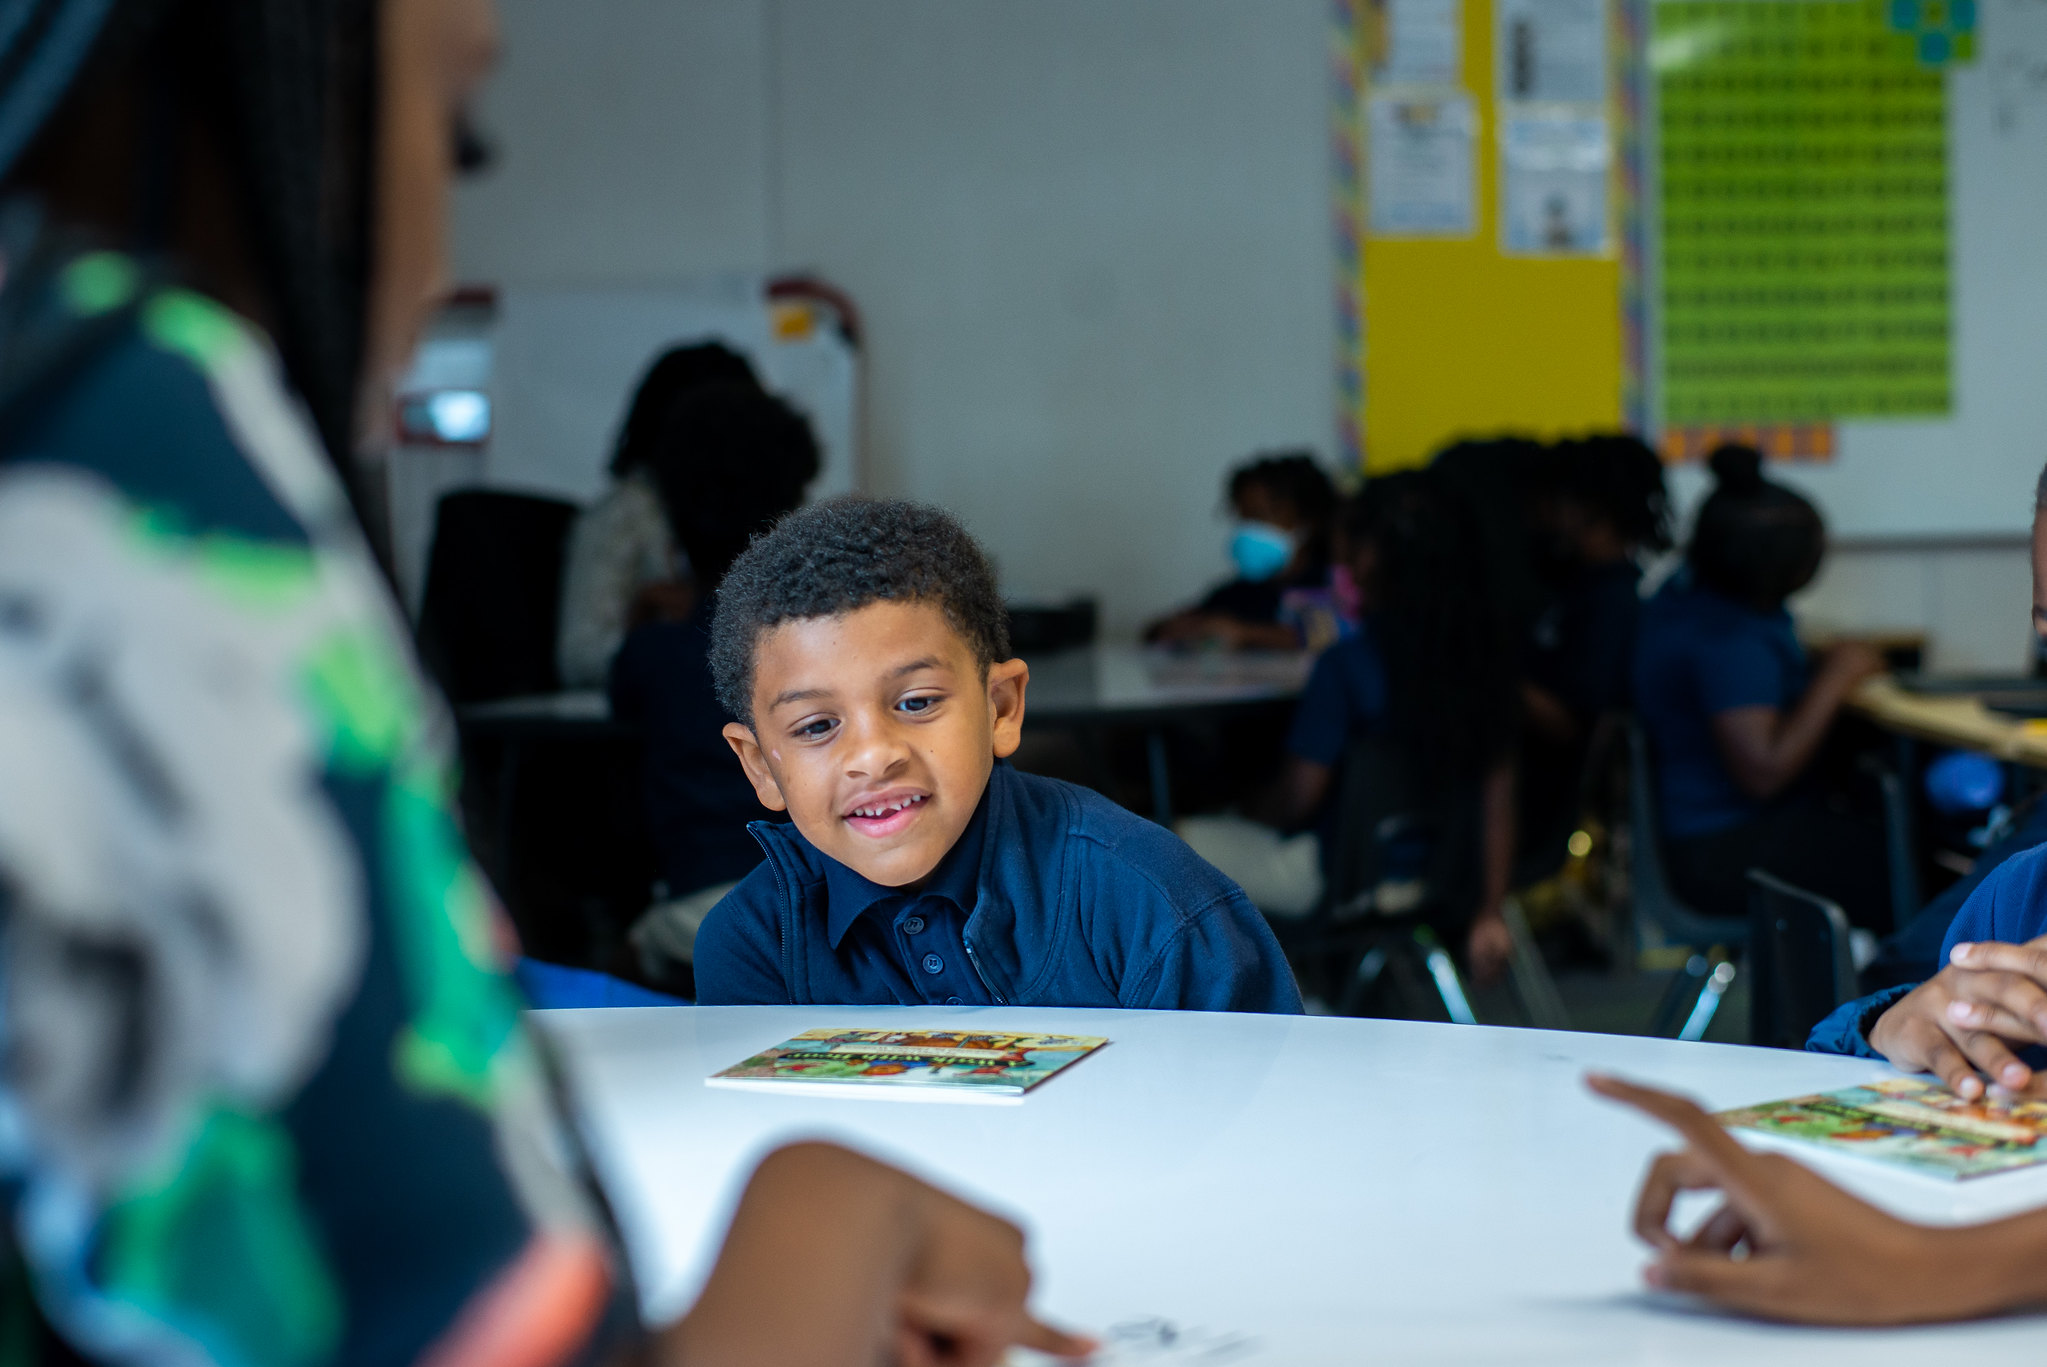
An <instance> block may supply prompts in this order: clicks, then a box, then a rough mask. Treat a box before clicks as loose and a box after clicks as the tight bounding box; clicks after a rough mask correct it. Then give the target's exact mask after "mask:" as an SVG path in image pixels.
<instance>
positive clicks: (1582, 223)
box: [1500, 109, 1613, 256]
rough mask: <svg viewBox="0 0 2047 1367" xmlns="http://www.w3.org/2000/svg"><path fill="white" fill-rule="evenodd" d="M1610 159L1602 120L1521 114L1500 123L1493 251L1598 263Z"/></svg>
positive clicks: (1607, 234)
mask: <svg viewBox="0 0 2047 1367" xmlns="http://www.w3.org/2000/svg"><path fill="white" fill-rule="evenodd" d="M1612 160H1613V154H1612V149H1611V146H1610V143H1609V139H1608V133H1607V121H1606V116H1605V115H1604V114H1593V113H1585V112H1580V111H1576V110H1565V109H1549V110H1527V111H1519V112H1514V113H1510V114H1508V115H1507V116H1506V117H1505V118H1504V119H1503V120H1502V122H1501V124H1500V226H1501V234H1500V235H1501V241H1500V247H1501V250H1503V251H1505V252H1507V253H1508V254H1510V255H1513V256H1603V255H1605V254H1606V253H1607V252H1608V251H1609V250H1611V248H1612V245H1613V243H1612V235H1611V231H1610V227H1609V218H1610V215H1609V214H1608V212H1607V193H1606V190H1607V179H1608V170H1609V167H1610V164H1611V162H1612Z"/></svg>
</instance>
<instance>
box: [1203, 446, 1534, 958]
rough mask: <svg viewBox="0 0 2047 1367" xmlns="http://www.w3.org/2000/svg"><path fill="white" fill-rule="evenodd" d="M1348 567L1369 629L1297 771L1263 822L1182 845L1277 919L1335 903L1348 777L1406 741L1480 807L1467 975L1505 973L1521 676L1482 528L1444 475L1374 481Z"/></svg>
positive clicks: (1309, 703)
mask: <svg viewBox="0 0 2047 1367" xmlns="http://www.w3.org/2000/svg"><path fill="white" fill-rule="evenodd" d="M1341 531H1342V536H1341V537H1340V543H1341V550H1342V554H1343V559H1344V563H1345V564H1346V566H1347V567H1348V568H1349V569H1350V571H1351V572H1352V574H1353V575H1354V576H1355V578H1356V582H1357V584H1358V589H1359V601H1360V607H1361V614H1360V618H1359V625H1358V630H1357V632H1356V633H1355V634H1354V635H1352V636H1349V637H1347V638H1346V639H1344V640H1342V641H1339V642H1337V643H1336V644H1335V645H1333V646H1331V647H1329V649H1327V650H1325V651H1324V652H1323V653H1322V655H1321V656H1320V657H1319V658H1318V659H1317V660H1316V661H1315V666H1314V669H1313V671H1312V672H1311V673H1310V675H1309V677H1308V684H1307V687H1306V689H1305V690H1304V691H1303V692H1302V695H1301V701H1300V705H1299V707H1298V708H1297V709H1296V711H1295V713H1294V720H1293V725H1292V728H1291V730H1290V731H1289V733H1288V737H1287V742H1286V749H1287V759H1286V767H1285V768H1284V769H1283V770H1282V772H1281V774H1280V777H1279V779H1278V781H1277V783H1276V784H1274V786H1273V787H1272V789H1271V790H1270V791H1269V792H1268V793H1266V794H1265V795H1264V796H1263V797H1262V798H1261V799H1260V800H1259V802H1258V803H1256V804H1255V808H1254V810H1253V812H1252V813H1251V816H1252V817H1255V818H1256V819H1255V820H1253V819H1250V818H1247V817H1242V816H1220V817H1191V818H1188V819H1187V820H1185V821H1183V822H1181V823H1180V831H1181V834H1182V835H1183V836H1184V837H1185V838H1186V839H1187V841H1188V843H1189V844H1190V845H1192V846H1193V848H1194V849H1195V851H1196V852H1197V853H1199V854H1201V855H1202V856H1203V857H1204V858H1206V859H1209V860H1210V861H1212V862H1214V863H1215V864H1216V865H1217V866H1218V867H1220V868H1221V869H1223V870H1224V872H1226V873H1228V874H1230V875H1231V876H1232V877H1235V878H1237V879H1238V880H1239V881H1240V882H1242V883H1243V884H1244V886H1245V888H1246V890H1247V891H1248V892H1249V893H1250V895H1251V896H1252V898H1253V899H1254V900H1255V901H1256V902H1257V903H1258V905H1259V906H1260V907H1261V908H1262V909H1263V910H1265V911H1266V912H1268V913H1269V914H1271V915H1274V916H1303V915H1306V914H1307V913H1308V912H1310V911H1312V910H1313V909H1314V908H1315V906H1316V904H1317V903H1318V902H1319V901H1320V900H1321V898H1322V895H1323V890H1324V887H1325V884H1326V881H1327V878H1328V875H1329V873H1330V871H1331V868H1332V864H1333V857H1334V855H1335V853H1336V846H1337V843H1338V841H1339V839H1340V838H1341V833H1340V832H1338V831H1337V830H1336V826H1335V823H1336V818H1337V815H1338V813H1337V803H1336V802H1335V800H1334V794H1335V793H1336V791H1337V780H1338V777H1339V770H1340V767H1341V764H1342V761H1343V759H1344V756H1345V754H1346V752H1347V751H1348V750H1349V749H1350V747H1351V745H1352V743H1353V742H1354V741H1355V740H1357V739H1358V738H1360V737H1362V736H1367V735H1379V736H1384V737H1386V738H1388V739H1390V740H1391V742H1392V743H1393V748H1394V750H1395V752H1396V754H1397V756H1398V758H1399V761H1400V763H1401V766H1402V767H1403V769H1404V770H1405V771H1406V772H1407V773H1409V774H1410V775H1411V776H1413V777H1414V778H1415V780H1416V781H1417V782H1418V783H1419V785H1420V786H1421V788H1422V789H1424V790H1426V789H1429V788H1430V787H1431V785H1432V784H1435V783H1446V784H1448V785H1450V786H1451V787H1452V788H1454V789H1458V790H1461V796H1462V797H1464V798H1467V799H1468V800H1469V801H1470V802H1471V803H1474V804H1476V806H1477V808H1478V821H1477V828H1478V847H1479V858H1478V861H1477V863H1478V867H1477V868H1476V869H1475V870H1474V871H1473V872H1474V874H1475V876H1474V878H1473V880H1472V882H1473V886H1472V887H1471V888H1469V889H1468V890H1466V891H1467V892H1468V894H1469V895H1468V896H1459V897H1455V898H1453V901H1455V902H1457V903H1458V905H1457V908H1456V910H1457V915H1458V917H1459V924H1458V925H1456V926H1454V927H1439V929H1450V930H1454V931H1455V932H1456V937H1455V939H1456V942H1457V943H1460V944H1461V945H1462V947H1463V950H1464V954H1463V958H1464V961H1465V964H1466V966H1467V967H1468V968H1469V969H1470V970H1471V971H1472V973H1473V974H1474V976H1476V977H1477V978H1479V979H1480V980H1481V981H1485V980H1488V979H1490V978H1492V977H1494V976H1496V975H1497V974H1498V972H1499V971H1500V969H1502V968H1503V967H1504V966H1505V965H1506V962H1507V958H1508V955H1509V953H1510V952H1511V949H1512V941H1511V939H1510V937H1509V936H1508V934H1507V927H1506V923H1505V921H1504V920H1503V919H1502V918H1501V910H1502V904H1503V903H1504V901H1505V898H1506V895H1507V889H1508V875H1509V865H1510V861H1511V858H1512V852H1513V848H1514V834H1513V828H1514V793H1513V767H1512V756H1511V747H1512V743H1513V726H1514V695H1513V689H1512V682H1511V679H1512V671H1511V669H1510V668H1509V666H1508V660H1509V655H1510V652H1509V651H1508V649H1507V643H1506V639H1505V631H1504V628H1503V626H1502V624H1501V619H1500V614H1499V612H1498V610H1497V605H1496V604H1495V603H1494V602H1493V601H1492V598H1491V595H1490V592H1489V589H1488V578H1487V574H1486V567H1485V561H1484V557H1483V555H1482V553H1481V550H1480V546H1479V540H1480V533H1479V528H1478V523H1477V519H1476V515H1475V514H1474V512H1473V510H1472V509H1471V508H1470V506H1469V504H1468V502H1467V501H1466V500H1465V499H1464V498H1463V497H1462V496H1461V495H1460V494H1459V493H1458V492H1457V491H1456V490H1454V489H1453V488H1452V487H1451V486H1450V485H1449V483H1448V482H1447V481H1446V480H1444V479H1443V478H1442V477H1441V476H1440V475H1439V474H1437V473H1436V472H1435V471H1433V470H1421V471H1407V472H1403V473H1400V474H1394V475H1386V476H1382V477H1380V478H1377V479H1373V480H1371V481H1369V482H1367V483H1366V485H1365V488H1364V491H1363V492H1362V493H1361V494H1359V496H1358V497H1357V498H1356V499H1354V500H1353V501H1352V502H1351V503H1350V504H1349V505H1348V506H1347V507H1346V508H1345V510H1344V513H1343V516H1342V521H1341Z"/></svg>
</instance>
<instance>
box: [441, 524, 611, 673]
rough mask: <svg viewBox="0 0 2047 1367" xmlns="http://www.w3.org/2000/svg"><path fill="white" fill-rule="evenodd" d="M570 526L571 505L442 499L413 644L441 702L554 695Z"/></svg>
mask: <svg viewBox="0 0 2047 1367" xmlns="http://www.w3.org/2000/svg"><path fill="white" fill-rule="evenodd" d="M575 520H576V505H575V504H573V503H564V502H562V501H561V500H560V499H554V498H541V497H539V496H537V495H534V494H515V493H507V492H505V491H503V490H499V489H457V490H455V491H454V492H452V493H449V494H447V495H445V496H444V497H442V499H441V502H440V505H439V507H438V508H437V509H436V510H435V513H434V540H433V548H432V550H431V551H430V552H429V554H428V559H427V573H426V592H425V594H424V596H423V599H422V602H421V607H420V615H419V642H420V654H421V655H422V656H423V657H424V659H425V660H426V663H427V667H428V668H429V669H431V670H432V671H433V673H434V675H435V677H436V678H437V679H439V681H440V684H441V687H442V689H443V690H444V691H445V692H446V693H447V695H448V698H449V701H451V702H454V703H456V704H458V705H459V704H462V703H470V702H488V701H490V700H491V699H493V698H510V697H517V696H519V695H521V694H527V693H552V692H554V691H555V690H556V689H558V688H559V687H561V676H560V674H559V673H558V672H557V671H556V668H555V662H554V647H555V630H556V622H557V618H558V617H559V616H560V614H561V587H562V561H563V556H564V553H565V550H566V547H567V543H568V535H569V528H570V527H571V526H572V525H573V524H574V522H575Z"/></svg>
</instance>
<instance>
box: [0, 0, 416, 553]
mask: <svg viewBox="0 0 2047 1367" xmlns="http://www.w3.org/2000/svg"><path fill="white" fill-rule="evenodd" d="M378 11H379V4H378V0H290V2H289V3H279V2H278V0H20V2H19V3H16V4H10V5H9V6H8V7H7V13H6V16H5V19H4V23H0V182H4V185H5V188H6V191H7V192H9V193H14V192H17V191H21V190H24V189H26V190H31V191H33V192H36V193H38V194H40V195H42V196H43V197H44V198H45V199H46V201H48V202H50V203H51V204H52V207H53V209H54V210H55V211H56V212H57V213H58V214H60V215H61V214H62V213H63V212H64V211H66V210H67V209H69V208H72V207H80V208H83V210H84V212H85V213H86V214H87V215H88V216H90V217H92V218H93V219H94V221H92V222H90V223H89V224H88V223H72V224H69V225H68V226H69V227H71V228H79V227H90V228H91V229H92V230H93V231H94V232H95V233H98V234H102V235H106V236H111V237H112V241H111V244H110V245H113V246H116V247H119V248H122V249H125V250H133V251H136V252H138V253H140V254H141V255H142V256H143V257H144V259H145V260H147V259H149V258H150V257H152V256H158V255H162V254H163V253H164V251H165V249H166V248H168V247H172V246H175V245H176V243H175V242H174V241H173V238H174V235H175V233H176V231H177V230H178V228H179V226H180V225H181V223H182V222H183V221H184V215H185V210H186V208H187V206H188V198H189V196H190V195H191V194H192V192H193V189H194V187H195V186H197V185H199V184H201V183H202V180H201V178H202V176H203V175H204V173H205V172H206V171H207V170H208V169H209V168H210V167H211V165H212V164H213V163H212V161H211V160H210V159H208V158H207V157H206V156H205V155H204V153H202V154H201V155H199V156H194V155H193V154H192V152H193V147H192V145H191V144H192V142H193V141H194V140H193V139H190V138H188V137H187V136H186V135H187V133H188V132H196V133H198V134H200V135H201V136H202V138H203V141H204V143H205V145H206V146H205V151H206V152H217V153H218V158H219V165H220V166H221V169H223V170H224V171H225V173H226V179H227V182H228V190H229V193H230V196H231V198H232V201H233V202H232V203H231V204H230V205H229V206H228V211H229V213H230V214H231V215H232V216H233V219H234V227H235V228H236V229H237V230H238V232H239V234H240V235H241V238H242V240H243V241H245V242H246V244H247V249H248V258H249V259H248V263H247V264H248V266H249V268H250V269H251V271H252V272H253V276H254V281H255V284H256V286H257V287H258V289H259V290H260V291H261V294H262V304H263V307H264V309H265V313H266V316H265V318H264V323H265V326H266V327H267V329H268V331H269V333H270V337H271V340H272V341H274V342H275V343H276V346H277V350H278V354H279V357H280V359H281V360H282V362H283V365H284V370H285V373H286V375H287V376H288V378H289V379H290V382H291V386H292V388H293V389H294V390H295V391H296V392H297V394H298V397H299V398H300V399H301V400H302V401H303V402H304V404H305V407H306V410H307V412H308V414H309V415H310V417H311V419H312V421H313V425H314V427H315V428H316V429H317V430H318V432H319V435H320V438H321V441H322V444H323V445H324V446H325V448H326V451H327V454H328V456H329V458H330V459H331V460H332V462H333V464H334V468H335V471H336V473H337V474H338V475H339V476H340V479H341V482H342V485H343V487H344V488H345V489H346V490H347V491H348V494H349V498H350V501H351V502H352V503H353V504H354V505H355V507H356V510H357V512H358V513H363V512H372V513H374V512H376V511H377V508H378V504H379V500H377V499H376V498H375V497H374V496H372V495H369V494H368V493H367V492H366V491H365V488H364V485H363V482H362V480H361V479H360V478H359V476H358V473H357V471H356V468H355V461H354V460H353V454H354V451H355V439H356V432H355V427H356V419H357V415H358V411H359V401H360V393H359V383H360V377H361V371H362V361H363V345H364V339H365V318H366V306H367V302H368V301H367V292H368V283H369V273H370V265H371V261H370V256H371V252H370V213H371V199H372V194H373V192H374V185H373V180H374V173H375V139H374V128H375V120H376V115H377V110H376V96H377V69H378V62H377V32H378V30H377V22H376V20H377V15H378ZM123 101H126V102H128V103H130V104H132V108H133V110H134V115H135V118H134V123H135V126H136V127H137V128H138V130H139V131H138V132H137V133H136V134H135V136H134V141H133V155H132V157H127V158H126V159H116V160H114V161H112V162H109V163H106V164H101V163H99V162H97V161H94V160H91V159H87V158H82V157H81V154H80V152H79V149H78V147H77V146H76V145H73V144H72V143H71V142H70V141H69V139H71V138H73V137H74V136H76V135H79V134H82V133H85V132H86V131H87V130H89V129H101V130H103V129H104V128H105V127H107V126H109V125H108V123H107V116H108V114H109V112H110V111H117V110H118V109H119V108H120V107H121V105H122V102H123ZM102 210H108V211H111V212H112V213H113V215H114V217H115V219H117V220H118V219H119V218H121V217H122V216H125V218H126V222H125V223H123V222H119V221H105V222H102V221H98V219H99V217H100V211H102ZM193 264H194V263H191V262H180V263H179V265H180V267H190V266H192V265H193ZM199 283H202V284H203V283H206V282H203V281H202V282H199ZM371 525H374V523H372V524H371Z"/></svg>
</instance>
